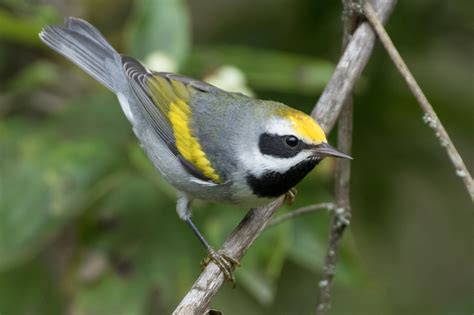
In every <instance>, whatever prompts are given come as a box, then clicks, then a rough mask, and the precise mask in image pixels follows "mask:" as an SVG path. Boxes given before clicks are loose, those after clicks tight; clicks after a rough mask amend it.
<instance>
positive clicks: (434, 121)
mask: <svg viewBox="0 0 474 315" xmlns="http://www.w3.org/2000/svg"><path fill="white" fill-rule="evenodd" d="M363 11H364V14H365V16H366V17H367V20H368V21H369V22H370V24H371V25H372V27H373V28H374V30H375V32H376V33H377V36H378V37H379V39H380V41H381V42H382V44H383V46H384V47H385V49H386V50H387V53H388V54H389V56H390V58H391V59H392V61H393V63H394V64H395V66H396V67H397V69H398V71H399V72H400V74H401V75H402V76H403V78H404V79H405V82H406V83H407V85H408V87H409V89H410V90H411V92H412V93H413V95H414V96H415V98H416V100H417V101H418V103H419V104H420V107H421V109H422V110H423V112H424V116H423V120H424V121H425V122H426V123H427V124H428V126H430V127H431V128H432V129H433V131H434V132H435V134H436V137H438V139H439V140H440V143H441V146H442V147H443V148H445V149H446V152H447V153H448V155H449V158H450V159H451V162H452V164H453V165H454V168H455V170H456V175H457V176H459V177H461V178H462V180H463V182H464V185H465V186H466V189H467V191H468V193H469V195H470V196H471V200H472V201H474V181H473V180H472V177H471V174H470V173H469V171H468V170H467V167H466V165H465V164H464V161H463V159H462V158H461V155H460V154H459V152H458V150H457V149H456V147H455V146H454V144H453V142H452V141H451V138H450V137H449V135H448V133H447V131H446V129H444V126H443V124H442V123H441V120H440V119H439V118H438V115H437V114H436V112H435V111H434V109H433V106H431V104H430V102H429V101H428V99H427V98H426V96H425V94H424V93H423V91H422V90H421V88H420V86H419V85H418V83H417V82H416V80H415V78H414V77H413V75H412V74H411V72H410V70H409V69H408V67H407V65H406V64H405V62H404V61H403V59H402V57H401V56H400V54H399V53H398V50H397V49H396V48H395V45H394V44H393V42H392V40H391V39H390V37H389V35H388V34H387V31H386V30H385V28H384V27H383V25H382V23H381V22H380V20H379V18H378V17H377V13H376V12H375V10H374V8H373V7H372V5H371V4H370V2H369V1H364V7H363Z"/></svg>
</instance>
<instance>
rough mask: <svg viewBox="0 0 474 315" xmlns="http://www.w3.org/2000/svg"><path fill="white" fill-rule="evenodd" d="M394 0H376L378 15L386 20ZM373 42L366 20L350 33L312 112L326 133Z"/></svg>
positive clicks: (335, 118) (372, 34) (351, 87)
mask: <svg viewBox="0 0 474 315" xmlns="http://www.w3.org/2000/svg"><path fill="white" fill-rule="evenodd" d="M396 2H397V1H396V0H375V2H374V6H375V9H376V10H377V13H378V16H379V17H380V19H381V20H382V22H385V21H386V20H387V19H388V16H389V15H390V13H391V12H392V10H393V8H394V7H395V4H396ZM374 45H375V33H374V31H373V30H372V28H371V27H370V25H369V24H368V23H361V24H360V25H359V26H358V27H357V30H356V31H355V32H354V33H353V35H352V37H351V39H350V42H349V44H348V45H347V47H346V49H345V50H344V54H343V55H342V57H341V59H339V62H338V63H337V66H336V69H335V70H334V73H333V75H332V77H331V79H330V80H329V82H328V84H327V85H326V88H325V89H324V91H323V93H322V94H321V97H320V98H319V100H318V103H317V104H316V106H315V108H314V109H313V111H312V113H311V116H312V117H313V118H314V119H316V120H317V121H318V123H319V124H320V125H321V127H322V128H323V129H324V130H325V131H326V133H329V131H330V130H331V129H332V127H334V124H335V123H336V120H337V118H338V117H339V114H340V112H341V110H342V107H343V105H344V101H345V99H346V98H347V96H348V95H350V94H351V92H352V89H353V88H354V84H355V83H356V81H357V79H358V78H359V76H360V74H361V73H362V70H363V69H364V67H365V65H366V64H367V62H368V61H369V58H370V55H371V54H372V50H373V49H374Z"/></svg>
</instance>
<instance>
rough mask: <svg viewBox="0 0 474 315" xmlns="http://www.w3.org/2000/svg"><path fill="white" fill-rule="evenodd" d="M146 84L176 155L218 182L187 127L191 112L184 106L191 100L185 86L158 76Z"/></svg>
mask: <svg viewBox="0 0 474 315" xmlns="http://www.w3.org/2000/svg"><path fill="white" fill-rule="evenodd" d="M148 82H149V88H150V94H151V95H152V97H153V101H154V102H155V104H156V105H157V107H158V108H159V109H160V111H161V112H162V113H163V114H164V115H165V116H166V117H167V118H168V119H169V121H170V123H171V126H172V128H173V135H174V138H175V140H176V147H177V149H178V151H179V153H181V154H182V156H183V157H184V158H185V159H186V160H187V161H188V162H190V163H191V164H193V165H194V166H196V168H197V169H199V170H200V171H201V172H202V173H203V174H204V175H205V176H206V177H208V178H210V179H212V180H213V181H214V182H216V183H219V182H220V178H219V175H218V174H217V172H216V170H215V169H214V168H213V167H212V165H211V162H210V161H209V160H208V158H207V156H206V153H204V151H203V150H202V147H201V145H200V144H199V140H198V139H197V138H196V137H195V136H194V135H193V133H192V130H191V128H190V124H191V116H192V113H191V109H190V107H189V105H188V104H187V102H188V101H189V99H190V96H189V92H188V89H187V87H186V86H185V85H184V84H183V83H182V82H179V81H175V80H171V81H168V80H166V79H165V78H161V77H153V78H151V79H150V80H149V81H148Z"/></svg>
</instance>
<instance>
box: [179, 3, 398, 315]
mask: <svg viewBox="0 0 474 315" xmlns="http://www.w3.org/2000/svg"><path fill="white" fill-rule="evenodd" d="M395 3H396V0H376V2H375V4H376V8H377V9H378V13H379V14H381V16H382V17H383V18H384V19H386V18H388V16H389V15H390V13H391V11H392V9H393V7H394V6H395ZM374 43H375V34H374V33H373V31H372V29H371V27H370V26H369V25H367V23H362V24H361V25H359V27H358V28H357V31H356V32H354V34H353V36H352V38H351V40H350V43H349V44H348V46H347V49H346V50H345V52H344V54H343V56H342V57H341V59H340V60H339V62H338V65H337V66H336V69H335V71H334V73H333V76H332V78H331V80H330V81H329V83H328V85H327V86H326V88H325V90H324V92H323V94H322V96H321V98H320V99H319V101H318V103H317V104H316V106H315V109H314V110H313V112H312V114H311V115H312V117H313V118H315V119H316V120H317V121H318V122H319V123H320V124H321V126H322V127H323V129H324V130H325V131H326V133H329V132H330V131H331V129H332V127H333V126H334V123H335V122H336V120H337V118H338V116H339V113H340V111H341V109H342V107H343V103H344V101H345V99H346V97H347V95H349V94H350V93H351V92H352V88H353V87H354V84H355V81H357V79H358V78H359V75H360V73H361V72H362V70H363V68H364V67H365V65H366V64H367V61H368V60H369V57H370V55H371V53H372V50H373V47H374ZM278 200H280V201H281V199H278ZM280 205H281V203H279V202H277V203H271V204H270V205H267V206H265V207H260V208H257V209H251V210H250V212H249V213H248V214H247V215H246V217H245V218H244V219H243V220H242V222H241V223H240V224H239V226H238V227H237V228H236V229H235V230H234V232H232V235H231V236H230V238H229V239H228V240H227V241H226V243H225V244H224V246H223V248H222V250H224V251H227V248H228V247H229V246H232V247H233V248H234V249H233V250H234V251H236V252H241V255H243V253H244V252H245V251H246V250H247V249H248V247H249V246H250V245H251V244H252V241H253V240H254V239H255V238H256V237H257V236H258V235H259V234H260V233H261V231H262V229H263V228H264V226H265V225H266V224H267V223H268V222H269V221H270V220H271V216H272V214H273V213H274V212H275V211H276V210H277V209H278V207H279V206H280ZM249 221H251V222H249ZM254 224H256V225H257V226H256V227H257V228H255V227H253V225H254ZM250 225H252V226H250ZM249 240H251V241H249ZM226 244H227V245H226ZM227 253H229V254H230V255H232V256H233V257H236V258H238V259H240V258H241V257H242V256H241V255H240V256H235V255H233V252H231V251H227ZM223 281H224V279H223V276H222V273H221V271H220V270H219V268H218V267H217V266H216V265H215V264H214V263H212V262H211V263H209V264H208V265H207V266H206V267H205V268H204V270H203V271H202V273H201V275H200V276H199V278H198V279H197V280H196V282H195V283H194V284H193V286H192V287H191V289H190V291H189V292H188V293H187V294H186V296H185V297H184V298H183V299H182V300H181V302H180V303H179V305H178V307H177V308H176V310H175V311H174V312H173V314H186V315H188V314H202V313H203V312H204V311H205V310H206V309H208V307H209V304H210V302H211V299H212V297H213V296H214V295H215V294H216V293H217V291H218V290H219V288H220V286H221V285H222V283H223Z"/></svg>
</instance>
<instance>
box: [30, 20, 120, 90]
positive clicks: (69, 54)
mask: <svg viewBox="0 0 474 315" xmlns="http://www.w3.org/2000/svg"><path fill="white" fill-rule="evenodd" d="M39 36H40V38H41V40H42V41H43V42H44V43H45V44H46V45H48V46H49V47H51V48H52V49H53V50H55V51H56V52H58V53H60V54H61V55H63V56H64V57H66V58H67V59H69V60H70V61H72V62H73V63H75V64H77V65H78V66H79V67H81V68H82V69H83V70H84V71H86V72H87V73H89V74H90V75H91V76H92V77H94V78H95V79H96V80H98V81H99V82H101V83H102V84H103V85H105V86H106V87H107V88H109V89H110V90H112V91H113V92H115V93H117V92H118V89H117V86H116V85H117V84H114V81H113V80H112V78H113V77H114V75H113V73H111V72H113V71H116V68H117V67H120V68H121V62H120V55H119V54H118V53H117V52H116V51H115V49H114V48H113V47H112V46H110V44H109V43H108V42H107V40H106V39H105V38H104V37H103V35H102V34H101V33H100V32H99V31H98V30H97V29H96V28H94V27H93V26H92V25H90V24H89V23H87V22H86V21H84V20H81V19H76V18H67V19H66V23H65V27H62V26H47V27H45V28H44V29H43V30H42V31H41V33H40V34H39ZM120 70H121V69H120Z"/></svg>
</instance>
